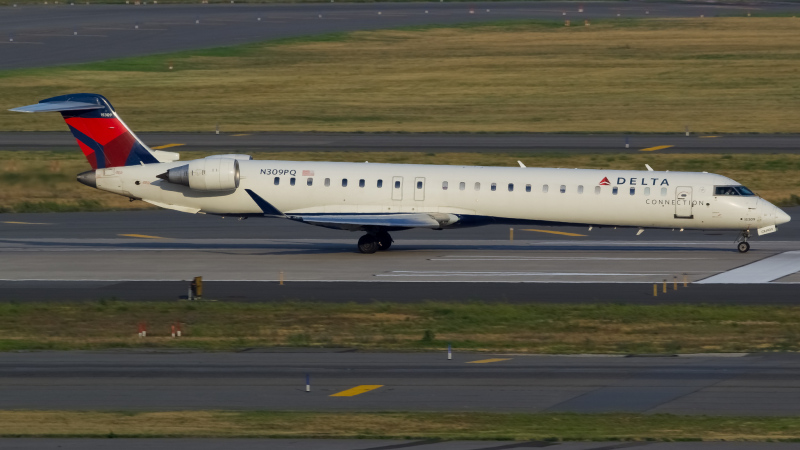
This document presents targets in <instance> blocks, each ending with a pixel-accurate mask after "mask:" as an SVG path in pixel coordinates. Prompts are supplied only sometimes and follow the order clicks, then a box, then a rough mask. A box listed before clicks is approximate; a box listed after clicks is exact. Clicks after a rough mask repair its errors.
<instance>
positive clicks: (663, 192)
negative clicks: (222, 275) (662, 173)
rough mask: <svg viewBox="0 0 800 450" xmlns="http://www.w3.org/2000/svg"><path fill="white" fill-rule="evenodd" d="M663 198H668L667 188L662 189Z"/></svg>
mask: <svg viewBox="0 0 800 450" xmlns="http://www.w3.org/2000/svg"><path fill="white" fill-rule="evenodd" d="M661 196H662V197H666V196H667V188H661Z"/></svg>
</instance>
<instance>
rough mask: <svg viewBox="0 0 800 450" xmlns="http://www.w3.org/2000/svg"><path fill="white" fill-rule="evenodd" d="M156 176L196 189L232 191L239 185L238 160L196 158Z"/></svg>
mask: <svg viewBox="0 0 800 450" xmlns="http://www.w3.org/2000/svg"><path fill="white" fill-rule="evenodd" d="M158 178H160V179H162V180H166V181H169V182H170V183H174V184H182V185H184V186H189V187H190V188H191V189H195V190H198V191H232V190H234V189H236V188H238V187H239V178H240V175H239V162H238V161H237V160H235V159H230V158H206V159H197V160H194V161H190V162H189V164H185V165H183V166H179V167H174V168H172V169H169V170H167V171H166V172H164V173H162V174H161V175H158Z"/></svg>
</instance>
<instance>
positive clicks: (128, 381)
mask: <svg viewBox="0 0 800 450" xmlns="http://www.w3.org/2000/svg"><path fill="white" fill-rule="evenodd" d="M476 361H477V363H476ZM798 371H800V355H797V354H781V353H765V354H751V355H744V354H727V355H726V354H719V355H689V356H679V357H647V356H640V357H616V356H535V355H503V354H467V353H459V352H458V350H457V349H456V350H455V352H454V355H453V360H452V361H448V360H447V359H446V354H445V353H444V352H443V353H360V352H353V351H351V350H348V349H339V350H337V349H328V350H324V349H317V350H315V349H299V350H292V349H274V350H259V349H253V350H250V351H244V352H239V353H196V352H192V351H179V350H174V351H163V352H159V351H147V350H144V351H126V350H120V351H108V352H31V353H3V354H0V408H2V409H45V410H47V409H53V410H116V411H119V410H148V411H153V410H194V409H229V410H294V411H489V412H492V411H494V412H530V413H533V412H556V411H558V412H578V413H601V412H631V413H648V414H649V413H671V414H708V415H754V416H786V415H797V414H800V380H799V379H798V377H797V373H798ZM306 374H309V375H310V379H311V392H305V376H306ZM362 385H379V386H381V387H379V388H376V389H374V390H371V391H368V392H365V393H361V394H359V395H355V396H348V397H332V394H336V393H339V392H342V391H345V390H348V389H351V388H353V387H356V386H362Z"/></svg>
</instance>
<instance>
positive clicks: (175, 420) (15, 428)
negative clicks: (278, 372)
mask: <svg viewBox="0 0 800 450" xmlns="http://www.w3.org/2000/svg"><path fill="white" fill-rule="evenodd" d="M298 395H307V394H302V393H299V394H298ZM0 436H2V437H91V438H112V437H118V438H122V437H135V438H154V437H182V438H188V437H202V438H212V437H223V438H231V437H248V438H254V437H262V438H263V437H267V438H295V439H299V438H327V439H330V438H341V439H345V438H350V439H353V438H356V439H441V440H489V439H491V440H535V441H552V442H557V441H751V442H753V441H790V442H794V441H797V440H798V439H800V418H798V417H736V416H734V417H720V416H700V415H696V416H678V415H671V414H647V415H645V414H624V413H609V414H570V413H542V414H526V413H513V414H503V413H477V412H465V413H452V412H430V413H422V412H379V413H352V412H334V413H319V412H276V411H174V412H141V411H136V412H133V411H120V412H97V411H26V410H22V411H8V410H6V411H2V410H0Z"/></svg>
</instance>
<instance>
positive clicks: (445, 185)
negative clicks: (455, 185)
mask: <svg viewBox="0 0 800 450" xmlns="http://www.w3.org/2000/svg"><path fill="white" fill-rule="evenodd" d="M442 190H443V191H446V190H447V181H442Z"/></svg>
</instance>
